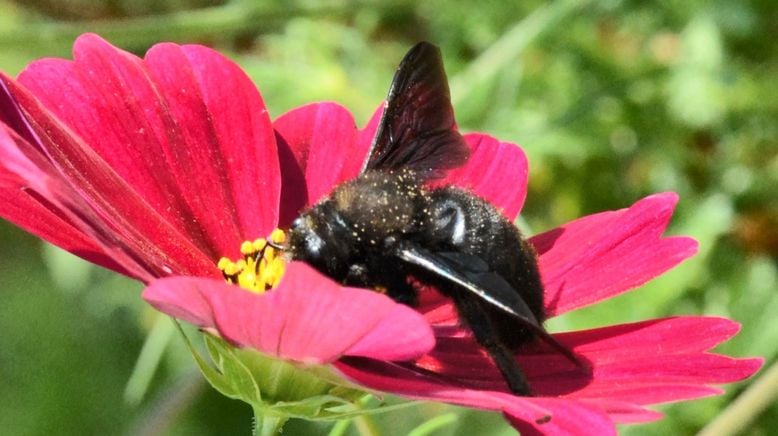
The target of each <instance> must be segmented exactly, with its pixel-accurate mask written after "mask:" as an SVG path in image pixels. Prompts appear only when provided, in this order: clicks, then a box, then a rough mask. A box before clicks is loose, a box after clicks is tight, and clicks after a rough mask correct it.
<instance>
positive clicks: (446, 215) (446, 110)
mask: <svg viewBox="0 0 778 436" xmlns="http://www.w3.org/2000/svg"><path fill="white" fill-rule="evenodd" d="M469 150H470V148H469V146H468V145H467V143H466V142H465V140H464V139H463V137H462V136H461V135H460V133H459V132H458V131H457V128H456V125H455V121H454V111H453V108H452V106H451V101H450V96H449V89H448V81H447V79H446V73H445V71H444V69H443V61H442V58H441V54H440V50H439V49H438V48H437V47H436V46H434V45H432V44H429V43H426V42H422V43H419V44H417V45H416V46H414V47H413V48H412V49H411V50H410V51H409V52H408V54H407V55H406V56H405V58H404V59H403V60H402V62H401V63H400V66H399V67H398V69H397V72H396V73H395V76H394V79H393V81H392V85H391V87H390V89H389V94H388V97H387V100H386V103H385V108H384V111H383V115H382V117H381V120H380V123H379V127H378V130H377V133H376V136H375V138H374V139H373V142H372V145H371V148H370V150H369V152H368V156H367V159H366V161H365V162H364V164H363V166H362V170H361V173H360V175H359V176H358V177H357V178H355V179H353V180H351V181H348V182H344V183H342V184H341V185H339V186H337V187H336V188H335V189H334V191H333V192H332V193H331V195H330V196H329V197H328V198H325V199H323V200H322V201H320V202H318V203H317V204H315V205H314V206H313V207H311V208H309V209H307V210H305V211H303V213H302V215H301V216H299V217H298V218H296V219H295V220H294V221H293V223H292V225H291V227H290V229H289V239H288V246H287V247H285V248H286V249H288V250H289V252H290V253H291V257H292V259H295V260H300V261H304V262H306V263H308V264H310V265H312V266H313V267H314V268H316V269H318V270H319V271H320V272H322V273H323V274H325V275H327V276H329V277H331V278H333V279H335V280H337V281H340V282H341V283H343V284H346V285H350V286H358V287H366V288H373V289H381V290H385V292H386V293H387V294H388V295H389V297H391V298H392V299H394V300H395V301H398V302H401V303H405V304H408V305H410V306H414V305H416V304H417V300H418V286H419V283H421V284H424V285H428V286H432V287H434V288H436V289H437V290H439V291H440V292H441V293H442V294H443V295H445V296H447V297H449V298H450V299H451V300H452V301H453V303H454V306H455V307H456V310H457V314H458V316H459V319H460V322H461V323H463V324H464V325H465V326H466V327H468V328H469V329H470V330H471V331H472V334H473V336H474V338H475V340H476V341H477V342H478V343H479V344H480V345H481V346H482V347H483V348H484V349H485V350H486V351H487V352H488V354H489V355H490V356H491V358H492V360H493V361H494V363H495V364H496V365H497V367H498V368H499V370H500V371H501V373H502V375H503V378H504V379H505V381H506V383H507V385H508V387H509V388H510V390H511V391H512V392H514V393H515V394H517V395H531V391H530V388H529V386H528V384H527V381H526V378H525V376H524V374H523V372H522V371H521V369H520V368H519V366H518V364H517V363H516V360H515V358H514V354H513V351H514V350H515V349H516V348H517V347H519V346H520V345H522V344H524V343H527V342H530V341H531V340H533V339H534V338H536V337H538V338H540V339H542V340H543V341H545V342H547V343H548V344H550V345H552V346H553V347H554V348H555V349H556V350H558V351H559V352H560V353H563V354H564V355H565V356H567V357H568V358H569V359H571V360H573V361H576V359H575V357H574V355H573V354H572V353H571V352H570V351H569V350H567V349H566V348H565V347H564V346H562V345H561V344H559V343H558V342H557V341H556V340H554V338H553V337H552V336H551V335H549V334H548V333H547V332H546V331H545V330H544V329H543V327H542V324H541V323H542V322H543V320H544V318H545V314H544V310H543V285H542V283H541V281H540V275H539V273H538V267H537V260H536V255H535V252H534V250H533V248H532V246H531V245H530V244H529V243H527V241H525V240H524V239H523V238H522V236H521V234H520V233H519V230H518V229H517V228H516V227H515V226H514V225H513V224H511V223H510V222H509V221H508V220H507V219H505V217H503V216H502V215H501V213H500V212H499V211H498V210H497V209H495V207H494V206H492V205H490V204H489V203H487V202H486V201H484V200H482V199H480V198H478V197H476V196H475V195H473V194H472V193H470V192H467V191H465V190H462V189H460V188H456V187H453V186H449V187H438V188H431V187H428V186H427V185H426V183H427V182H429V181H431V180H435V179H440V178H441V177H443V176H444V175H445V173H446V171H447V170H449V169H452V168H456V167H458V166H461V165H462V164H464V163H465V162H466V161H467V159H468V156H469ZM576 362H577V361H576Z"/></svg>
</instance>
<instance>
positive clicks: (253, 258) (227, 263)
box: [217, 229, 286, 293]
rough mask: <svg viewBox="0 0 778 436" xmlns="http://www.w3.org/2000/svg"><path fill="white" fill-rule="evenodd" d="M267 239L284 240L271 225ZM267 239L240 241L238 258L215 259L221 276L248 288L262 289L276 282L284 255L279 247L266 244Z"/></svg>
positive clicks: (283, 268) (280, 275)
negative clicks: (235, 259)
mask: <svg viewBox="0 0 778 436" xmlns="http://www.w3.org/2000/svg"><path fill="white" fill-rule="evenodd" d="M268 239H269V240H270V241H271V242H272V243H273V244H275V245H282V244H283V243H284V242H286V234H285V233H284V232H283V230H281V229H275V230H273V232H272V233H271V234H270V236H269V237H268ZM268 239H264V238H259V239H256V240H254V241H244V242H243V243H241V244H240V253H241V254H242V255H243V258H242V259H238V260H237V261H234V262H233V261H231V260H230V259H227V258H226V257H222V258H221V259H219V262H218V264H217V266H218V267H219V269H220V270H221V271H222V275H223V276H224V279H225V280H227V282H229V283H233V284H237V285H238V286H240V287H241V288H244V289H246V290H249V291H251V292H256V293H262V292H265V291H266V290H268V289H273V288H275V287H276V286H278V283H280V281H281V277H283V275H284V271H286V258H285V256H284V253H283V251H282V250H277V249H276V248H274V247H272V246H270V245H268Z"/></svg>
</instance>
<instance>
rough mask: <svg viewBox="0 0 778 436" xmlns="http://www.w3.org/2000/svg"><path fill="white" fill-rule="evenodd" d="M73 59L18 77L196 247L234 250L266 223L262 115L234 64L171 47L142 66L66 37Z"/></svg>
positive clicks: (266, 146) (273, 178)
mask: <svg viewBox="0 0 778 436" xmlns="http://www.w3.org/2000/svg"><path fill="white" fill-rule="evenodd" d="M74 58H75V61H74V62H72V63H71V62H66V61H62V60H53V59H49V60H43V61H39V62H36V63H33V64H32V65H30V66H29V67H28V68H27V69H26V70H25V71H24V72H23V73H22V74H21V75H20V78H19V80H20V81H21V82H22V83H23V84H25V85H26V86H27V87H28V88H29V89H31V90H32V92H33V93H34V94H35V95H36V96H37V97H38V98H39V99H41V101H42V102H43V103H44V105H45V106H47V108H48V109H50V110H51V111H53V112H54V113H55V114H56V115H57V116H58V117H59V118H60V119H61V120H62V121H63V122H64V123H65V124H67V125H68V127H69V128H71V129H73V130H74V131H75V132H76V133H77V134H78V135H79V136H81V137H82V138H83V139H84V140H85V142H86V143H87V144H89V145H90V146H91V147H93V148H94V150H95V151H96V152H97V154H99V155H100V157H101V158H103V159H104V160H105V161H106V162H107V163H108V165H109V166H110V167H111V168H112V169H113V170H114V171H115V172H116V173H117V174H118V175H119V176H120V177H121V178H123V179H124V180H126V181H127V183H128V184H129V185H130V186H131V187H132V188H133V189H134V190H135V191H137V192H138V193H139V194H140V195H141V196H142V197H143V198H144V199H145V200H146V201H147V202H148V203H149V204H150V205H151V206H152V207H153V208H155V209H156V210H157V211H158V213H159V214H160V215H162V216H163V217H164V218H165V219H166V220H167V221H169V222H171V223H172V224H173V225H174V226H176V227H178V228H180V229H182V230H183V231H185V232H186V233H187V235H188V237H189V239H191V240H193V241H194V242H195V244H197V245H198V246H199V247H200V249H201V250H203V251H205V252H207V253H209V254H210V256H211V258H212V259H216V258H218V257H219V256H221V255H237V254H238V253H237V250H238V249H237V247H238V246H239V244H240V242H241V241H242V240H243V239H246V238H247V237H256V236H258V235H263V234H265V233H267V232H269V231H270V230H271V229H272V228H273V227H274V226H275V224H276V221H277V216H276V214H277V204H278V196H279V193H280V182H279V181H278V174H279V171H278V163H277V154H276V152H275V148H274V138H273V137H272V135H273V133H272V130H271V125H270V119H269V117H268V115H267V113H266V110H265V107H264V104H263V103H262V100H261V97H260V96H259V94H258V92H257V91H256V89H255V87H254V86H253V84H252V83H251V82H250V80H249V79H248V78H247V77H246V76H245V74H243V73H242V72H241V71H240V69H239V68H238V67H237V66H236V65H234V64H233V63H232V62H230V61H228V60H227V59H225V58H223V57H222V56H221V55H218V54H216V53H215V52H213V51H210V50H208V49H205V48H198V47H194V46H187V47H178V46H175V45H172V44H162V45H159V46H156V47H155V48H153V49H152V50H150V51H149V54H148V55H147V60H146V61H145V63H144V62H143V61H141V60H140V59H138V58H136V57H135V56H133V55H131V54H129V53H125V52H123V51H121V50H118V49H116V48H115V47H113V46H111V45H110V44H108V43H107V42H105V41H103V40H102V39H100V38H99V37H97V36H95V35H84V36H82V37H81V38H79V39H78V40H77V41H76V44H75V46H74ZM226 108H229V111H228V110H226ZM237 151H241V152H240V153H238V152H237ZM260 174H261V176H262V177H258V175H260ZM249 180H250V183H248V181H249ZM260 185H262V186H261V189H256V188H259V187H260ZM241 196H245V197H249V198H250V196H256V197H257V201H250V202H248V203H249V204H252V205H256V204H261V207H256V206H255V207H253V208H247V207H245V204H246V203H247V202H246V200H245V199H244V198H241ZM252 200H254V199H253V198H252ZM238 203H239V204H238ZM214 204H218V205H219V207H216V208H214V207H213V205H214ZM241 206H242V207H241ZM239 227H240V228H239Z"/></svg>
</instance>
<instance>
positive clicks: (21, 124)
mask: <svg viewBox="0 0 778 436" xmlns="http://www.w3.org/2000/svg"><path fill="white" fill-rule="evenodd" d="M0 79H1V82H0V121H1V123H0V216H2V217H4V218H5V219H7V220H9V221H11V222H13V223H15V224H16V225H18V226H20V227H22V228H23V229H25V230H27V231H29V232H31V233H33V234H36V235H38V236H39V237H41V238H43V239H45V240H47V241H49V242H51V243H53V244H55V245H58V246H60V247H62V248H64V249H65V250H68V251H70V252H72V253H75V254H77V255H78V256H81V257H82V258H84V259H86V260H89V261H91V262H94V263H96V264H98V265H101V266H104V267H106V268H109V269H112V270H114V271H117V272H119V273H122V274H125V275H128V276H130V277H133V278H135V279H138V280H140V281H142V282H144V283H146V284H147V285H148V287H147V288H146V290H145V291H144V298H145V299H146V300H147V301H148V302H149V303H151V304H152V305H153V306H154V307H156V308H157V309H159V310H160V311H162V312H165V313H167V314H169V315H172V316H174V317H176V318H179V319H182V320H184V321H187V322H189V323H192V324H195V325H197V326H199V327H201V328H203V329H205V330H206V331H209V332H212V333H214V334H216V335H218V336H219V337H221V338H223V339H224V340H226V341H227V342H228V343H230V344H232V345H234V346H236V347H238V348H245V349H255V350H258V351H259V352H262V353H264V354H266V355H270V356H273V357H276V358H278V359H283V360H289V361H294V362H299V363H303V364H307V365H328V367H329V368H334V370H336V371H337V374H338V375H339V376H341V377H345V378H346V379H347V380H349V381H350V382H351V383H353V384H354V385H357V386H361V387H363V388H365V389H370V390H375V391H379V392H390V393H394V394H398V395H401V396H404V397H408V398H416V399H424V400H435V401H443V402H448V403H452V404H458V405H464V406H469V407H474V408H480V409H487V410H494V411H499V412H501V413H503V414H504V416H505V417H506V419H507V420H508V421H509V422H510V423H511V425H513V426H514V427H516V428H517V429H519V430H521V431H522V432H523V433H525V434H554V433H562V432H573V433H576V432H577V433H586V434H592V433H594V434H608V433H613V432H615V425H614V423H635V422H644V421H650V420H653V419H657V418H659V416H660V415H659V414H658V413H657V412H654V411H651V410H649V409H646V408H645V406H646V405H650V404H656V403H663V402H669V401H679V400H687V399H692V398H699V397H704V396H708V395H713V394H717V393H720V392H721V391H720V390H718V389H717V388H715V387H712V386H711V385H714V384H722V383H730V382H734V381H737V380H741V379H744V378H746V377H748V376H750V375H751V374H753V373H754V372H755V371H756V370H757V369H758V368H759V366H760V365H761V360H760V359H735V358H731V357H727V356H723V355H718V354H714V353H711V352H709V350H710V349H711V348H713V347H714V346H716V345H717V344H719V343H721V342H723V341H725V340H727V339H728V338H730V337H731V336H732V335H734V334H735V333H736V332H737V330H738V325H737V324H736V323H734V322H732V321H729V320H727V319H722V318H709V317H675V318H665V319H655V320H648V321H644V322H640V323H633V324H622V325H614V326H608V327H602V328H595V329H592V330H586V331H574V332H566V333H557V334H555V337H556V338H557V339H558V340H559V341H560V342H561V343H563V344H565V345H566V346H567V347H569V348H570V349H571V350H573V351H574V352H575V353H576V355H578V356H579V357H580V358H581V360H582V361H583V362H584V363H585V367H584V368H581V367H577V366H575V365H573V364H572V363H570V362H569V361H567V360H566V359H565V358H564V357H563V356H560V355H559V354H558V353H556V352H554V351H553V350H550V349H548V348H546V347H545V346H544V345H542V344H530V345H528V346H526V347H523V348H522V350H520V351H519V352H518V353H517V358H518V361H519V363H520V365H521V366H522V368H523V369H524V370H525V372H526V373H527V376H528V380H529V383H530V385H531V386H532V389H533V391H534V393H535V396H534V397H518V396H515V395H512V394H510V393H509V392H508V390H507V388H506V386H505V385H504V382H503V380H502V378H501V376H500V374H499V372H498V371H497V369H496V368H495V367H494V365H493V364H492V363H491V361H490V360H489V358H488V357H487V356H486V355H485V354H484V352H483V350H482V349H481V348H480V347H479V346H478V345H477V344H476V343H475V342H474V340H473V339H472V338H471V337H470V336H469V335H468V333H467V331H466V330H464V329H462V328H460V327H458V325H457V322H456V314H455V312H454V310H453V308H452V305H451V304H450V302H448V301H447V300H445V299H444V298H443V297H441V296H440V295H438V294H436V293H435V292H434V291H428V292H425V293H424V294H423V295H422V304H421V306H420V307H419V308H418V310H413V309H411V308H409V307H406V306H403V305H400V304H397V303H395V302H394V301H392V300H391V299H389V298H388V297H386V296H384V295H381V294H379V293H376V292H373V291H369V290H363V289H355V288H348V287H342V286H340V285H339V284H337V283H334V282H333V281H331V280H329V279H328V278H326V277H323V276H321V275H320V274H318V273H317V272H316V271H314V270H313V269H311V268H310V267H308V266H306V265H304V264H300V263H297V262H292V263H289V264H285V263H284V261H283V259H282V258H281V257H280V256H278V255H277V253H276V254H274V253H273V249H272V247H268V246H267V241H265V240H264V239H257V238H261V237H263V236H266V235H276V236H271V239H273V238H276V237H278V238H282V237H283V236H279V235H278V233H274V232H273V230H274V229H276V228H284V227H286V226H287V225H288V224H289V223H290V221H291V220H292V219H293V218H294V217H295V216H296V214H297V213H298V212H299V210H300V209H301V208H304V207H305V206H306V205H311V204H313V203H315V202H316V201H317V200H318V199H321V198H322V197H324V196H326V195H327V193H328V192H330V190H331V189H332V188H333V187H334V186H336V185H337V184H338V183H340V182H342V181H345V180H348V179H350V178H353V177H355V176H356V175H357V173H358V171H359V168H360V166H361V164H362V162H363V160H364V157H365V155H366V153H367V148H368V145H369V143H370V140H371V139H372V137H373V135H374V132H375V128H376V124H377V116H374V117H373V118H372V120H371V122H370V123H368V125H367V126H366V127H365V128H364V129H358V128H356V127H355V123H354V119H353V117H352V116H351V114H350V113H349V112H348V111H347V110H345V109H344V108H342V107H341V106H338V105H336V104H331V103H321V104H313V105H308V106H304V107H301V108H298V109H295V110H293V111H291V112H289V113H287V114H285V115H282V116H281V117H279V118H278V119H276V120H275V121H271V119H270V117H269V115H268V113H267V110H266V108H265V106H264V103H263V101H262V98H261V97H260V94H259V92H258V91H257V89H256V88H255V86H254V85H253V84H252V83H251V81H250V80H249V79H248V78H247V76H246V75H245V74H244V73H243V72H242V71H241V70H240V69H239V67H237V66H236V65H235V64H234V63H232V62H231V61H229V60H227V59H226V58H224V57H223V56H221V55H219V54H218V53H216V52H214V51H212V50H210V49H208V48H205V47H201V46H192V45H190V46H178V45H175V44H160V45H156V46H154V47H153V48H151V49H150V50H149V51H148V53H147V54H146V56H145V57H144V58H143V59H139V58H137V57H135V56H134V55H132V54H129V53H126V52H123V51H121V50H118V49H116V48H115V47H112V46H111V45H110V44H108V43H107V42H105V41H103V40H101V39H100V38H99V37H97V36H94V35H85V36H82V37H81V38H79V39H78V40H77V41H76V43H75V46H74V60H73V61H65V60H60V59H44V60H41V61H37V62H34V63H32V64H31V65H29V66H28V67H27V68H26V69H25V70H24V71H23V72H22V73H21V74H20V75H19V77H18V78H17V79H15V80H14V79H11V78H9V77H7V76H5V75H2V76H1V77H0ZM465 138H466V140H467V142H468V144H469V145H470V146H471V148H472V157H471V159H470V160H469V161H468V162H467V164H466V165H465V166H464V167H462V168H459V169H457V170H454V171H452V172H450V173H449V175H448V177H447V179H446V180H445V181H444V183H450V184H454V185H458V186H462V187H464V188H467V189H470V190H471V191H473V192H474V193H476V194H478V195H480V196H481V197H483V198H485V199H487V200H488V201H490V202H492V203H493V204H494V205H496V206H498V207H499V208H500V209H501V210H502V211H503V213H504V214H505V215H506V216H507V217H508V218H509V219H511V220H513V219H515V218H516V216H517V215H518V213H519V211H520V209H521V207H522V204H523V202H524V198H525V195H526V184H527V174H528V172H527V161H526V158H525V155H524V154H523V152H522V151H521V149H520V148H518V147H517V146H515V145H513V144H508V143H503V142H500V141H498V140H496V139H494V138H492V137H489V136H487V135H483V134H469V135H466V136H465ZM676 201H677V198H676V196H675V194H672V193H665V194H658V195H654V196H650V197H647V198H644V199H642V200H640V201H638V202H637V203H635V204H634V205H632V206H631V207H629V208H627V209H623V210H618V211H612V212H604V213H600V214H596V215H591V216H587V217H584V218H581V219H579V220H576V221H573V222H571V223H568V224H566V225H564V226H561V227H559V228H557V229H554V230H551V231H548V232H546V233H542V234H539V235H536V236H534V237H532V238H531V239H530V241H531V243H532V244H533V245H534V246H535V248H536V250H537V252H538V256H539V266H540V270H541V274H542V278H543V283H544V287H545V291H546V295H545V301H546V309H547V312H548V314H549V316H556V315H560V314H562V313H565V312H568V311H571V310H574V309H578V308H580V307H583V306H587V305H591V304H594V303H597V302H599V301H602V300H604V299H607V298H610V297H613V296H615V295H618V294H620V293H623V292H625V291H627V290H629V289H632V288H634V287H636V286H639V285H641V284H642V283H645V282H646V281H648V280H650V279H651V278H653V277H656V276H658V275H660V274H662V273H663V272H664V271H666V270H668V269H670V268H672V267H673V266H675V265H677V264H678V263H680V262H681V261H683V260H684V259H686V258H688V257H689V256H691V255H693V254H694V253H695V251H696V243H695V241H694V240H692V239H690V238H686V237H663V236H662V233H663V232H664V230H665V229H666V227H667V224H668V222H669V220H670V217H671V215H672V212H673V208H674V206H675V203H676ZM245 241H253V242H245ZM229 259H244V260H243V261H236V262H234V263H233V262H232V261H230V260H229ZM240 262H243V263H242V264H241V263H240ZM246 262H256V263H257V265H256V267H257V268H256V269H253V268H248V269H247V268H246ZM251 266H252V267H253V266H254V265H253V264H251ZM260 267H261V268H262V269H261V270H260ZM249 270H253V271H257V274H253V275H252V274H249V275H247V274H244V271H249ZM225 277H227V278H229V279H230V281H231V282H233V283H235V284H233V283H227V282H226V281H225V280H224V278H225ZM236 284H238V285H240V286H236ZM271 285H272V286H275V285H277V287H276V288H275V289H274V290H272V291H268V292H263V291H265V288H266V287H271ZM244 288H245V289H244Z"/></svg>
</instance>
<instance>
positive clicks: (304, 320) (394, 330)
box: [143, 262, 435, 363]
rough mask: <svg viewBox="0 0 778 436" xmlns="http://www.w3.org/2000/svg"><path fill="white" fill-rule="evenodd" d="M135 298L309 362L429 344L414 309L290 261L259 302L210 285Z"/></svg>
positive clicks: (401, 355) (411, 352)
mask: <svg viewBox="0 0 778 436" xmlns="http://www.w3.org/2000/svg"><path fill="white" fill-rule="evenodd" d="M143 298H144V299H145V300H146V301H147V302H149V303H150V304H151V305H152V306H154V307H155V308H157V309H158V310H160V311H162V312H164V313H167V314H169V315H171V316H173V317H176V318H180V319H182V320H185V321H187V322H190V323H192V324H195V325H198V326H200V327H214V328H216V329H217V331H218V332H219V333H220V334H221V335H222V336H223V337H224V338H225V339H227V340H229V341H230V342H232V343H234V344H237V345H240V346H248V347H252V348H255V349H257V350H259V351H262V352H264V353H268V354H272V355H276V356H279V357H281V358H286V359H292V360H297V361H302V362H311V363H328V362H331V361H333V360H335V359H337V358H338V357H340V356H341V355H352V356H365V357H371V358H375V359H384V360H405V359H409V358H413V357H416V356H419V355H421V354H423V353H425V352H427V351H429V350H430V349H431V348H432V347H433V346H434V343H435V339H434V337H433V335H432V331H431V329H430V328H429V325H428V324H427V323H426V321H424V318H423V317H421V315H419V314H418V313H416V312H415V311H414V310H412V309H410V308H408V307H405V306H402V305H399V304H397V303H395V302H394V301H392V300H391V299H389V298H388V297H386V296H384V295H381V294H378V293H375V292H370V291H366V290H363V289H355V288H343V287H341V286H339V285H337V284H336V283H335V282H333V281H331V280H329V279H327V278H325V277H323V276H321V275H320V274H319V273H317V272H316V271H315V270H313V269H312V268H311V267H309V266H307V265H305V264H301V263H297V262H293V263H291V264H289V265H288V267H287V271H286V273H285V276H284V279H283V280H282V281H281V284H280V285H279V287H278V288H277V289H275V290H274V291H272V292H267V293H265V294H262V295H257V294H253V293H250V292H248V291H245V290H242V289H240V288H238V287H236V286H233V285H229V284H227V283H224V282H222V281H218V280H211V279H195V278H189V277H171V278H166V279H161V280H157V281H154V282H153V283H152V284H151V285H149V286H148V287H147V288H146V290H144V291H143Z"/></svg>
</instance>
